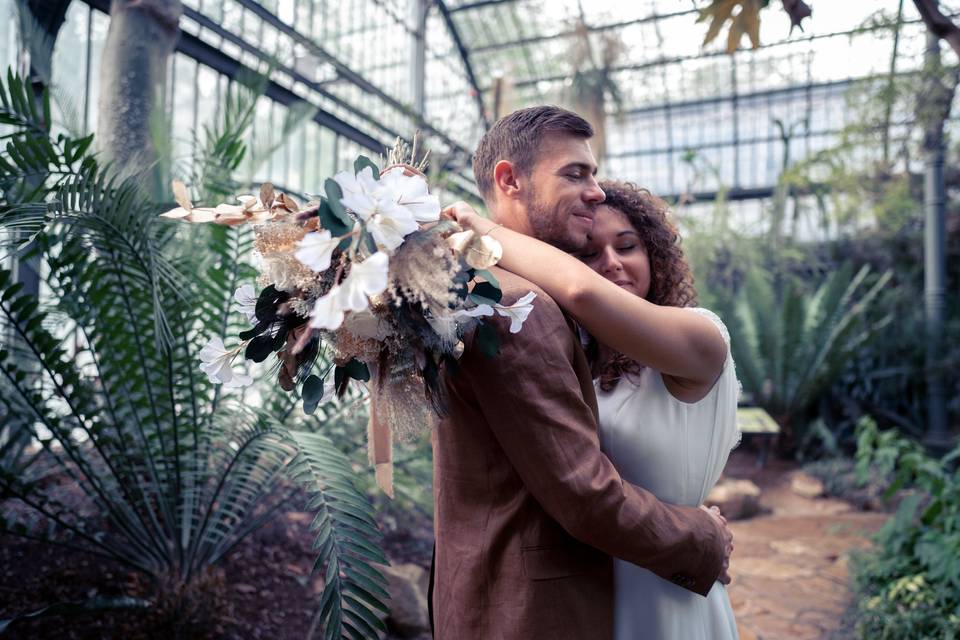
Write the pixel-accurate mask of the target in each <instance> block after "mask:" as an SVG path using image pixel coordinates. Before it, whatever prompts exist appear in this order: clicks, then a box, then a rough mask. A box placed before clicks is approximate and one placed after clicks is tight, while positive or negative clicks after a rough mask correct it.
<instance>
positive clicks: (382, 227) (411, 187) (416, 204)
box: [333, 167, 440, 252]
mask: <svg viewBox="0 0 960 640" xmlns="http://www.w3.org/2000/svg"><path fill="white" fill-rule="evenodd" d="M333 179H334V180H335V181H336V182H337V184H338V185H340V189H341V191H342V192H343V197H342V198H341V199H340V203H341V204H342V205H343V206H345V207H346V208H348V209H350V210H351V211H353V212H354V213H356V214H357V216H358V217H359V218H360V219H361V220H363V223H364V226H365V227H366V229H367V231H368V232H369V233H370V235H372V236H373V239H374V240H375V241H376V243H377V246H378V247H380V248H382V249H384V250H386V251H388V252H393V250H394V249H396V248H397V247H399V246H400V245H401V244H402V243H403V239H404V238H405V237H406V236H407V235H409V234H411V233H413V232H414V231H416V230H417V229H419V228H420V225H419V222H429V221H433V220H438V219H439V217H440V201H439V199H438V198H437V197H436V196H431V195H430V194H429V193H427V184H426V181H425V180H424V179H423V178H422V177H420V176H412V177H410V176H404V175H402V173H401V174H400V175H397V172H396V171H393V170H392V171H389V172H387V174H386V175H385V176H384V179H382V180H380V181H377V180H376V179H375V178H374V177H373V169H372V168H370V167H364V168H363V170H361V171H360V173H357V174H356V175H354V174H352V173H350V172H349V171H341V172H340V173H338V174H337V175H335V176H334V177H333ZM411 181H412V182H411ZM434 210H435V211H434Z"/></svg>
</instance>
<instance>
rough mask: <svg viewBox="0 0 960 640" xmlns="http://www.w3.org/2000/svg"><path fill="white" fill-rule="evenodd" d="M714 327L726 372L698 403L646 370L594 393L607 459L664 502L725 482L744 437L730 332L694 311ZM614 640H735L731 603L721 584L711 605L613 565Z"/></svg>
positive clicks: (694, 499)
mask: <svg viewBox="0 0 960 640" xmlns="http://www.w3.org/2000/svg"><path fill="white" fill-rule="evenodd" d="M690 311H691V312H692V313H701V314H703V315H705V316H707V317H708V318H710V319H711V320H713V322H714V323H715V324H716V325H717V327H718V328H719V329H720V333H721V334H723V338H724V341H725V342H726V343H727V359H726V362H725V364H724V368H723V373H722V374H721V375H720V378H719V379H718V380H717V382H716V384H715V385H714V386H713V388H712V389H711V390H710V392H709V393H708V394H707V395H706V397H704V398H703V399H702V400H700V401H699V402H695V403H685V402H682V401H680V400H677V399H676V398H674V397H673V396H672V395H671V394H670V392H669V391H667V388H666V387H665V386H664V384H663V379H662V378H661V375H660V373H659V372H658V371H655V370H653V369H650V368H646V369H644V370H643V372H642V373H641V374H640V375H638V376H635V377H633V378H632V379H629V378H627V379H623V380H621V381H620V383H619V384H618V385H617V386H616V388H614V389H613V390H612V391H611V392H609V393H604V392H603V391H601V390H599V389H598V390H597V400H598V405H599V412H600V439H601V444H602V447H603V450H604V452H605V453H606V454H607V456H608V457H609V458H610V460H611V461H612V462H613V464H614V466H616V468H617V470H618V471H619V472H620V475H621V476H622V477H623V478H624V480H627V481H628V482H630V483H632V484H635V485H637V486H640V487H643V488H644V489H647V490H648V491H651V492H652V493H653V494H654V495H656V496H657V498H659V499H660V500H661V501H663V502H669V503H672V504H677V505H687V506H690V507H695V506H698V505H700V504H702V503H703V501H704V500H705V499H706V497H707V494H708V493H709V492H710V489H711V488H712V487H713V485H714V484H715V483H716V482H717V480H718V479H719V478H720V472H721V471H722V470H723V467H724V465H725V464H726V462H727V456H728V455H729V453H730V449H732V448H733V447H735V446H736V444H737V443H738V441H739V437H740V433H739V431H738V429H737V424H736V406H737V398H738V396H739V393H740V385H739V383H738V381H737V375H736V372H735V370H734V365H733V358H732V357H731V355H730V337H729V334H728V333H727V329H726V327H725V326H724V325H723V323H722V322H721V321H720V319H719V318H718V317H717V316H716V315H715V314H713V313H712V312H710V311H708V310H706V309H701V308H692V309H690ZM614 576H615V593H616V609H615V614H614V620H615V640H729V639H734V638H737V637H738V636H737V625H736V622H735V621H734V618H733V609H732V608H731V606H730V599H729V598H728V597H727V591H726V589H725V588H724V586H723V585H722V584H720V583H719V582H717V583H716V584H714V585H713V588H712V589H710V593H709V594H708V595H707V597H706V598H704V597H702V596H700V595H697V594H695V593H693V592H691V591H688V590H686V589H683V588H681V587H679V586H677V585H675V584H673V583H672V582H669V581H667V580H664V579H662V578H660V577H658V576H657V575H655V574H653V573H651V572H650V571H647V570H646V569H642V568H640V567H638V566H636V565H634V564H631V563H629V562H626V561H623V560H618V559H614Z"/></svg>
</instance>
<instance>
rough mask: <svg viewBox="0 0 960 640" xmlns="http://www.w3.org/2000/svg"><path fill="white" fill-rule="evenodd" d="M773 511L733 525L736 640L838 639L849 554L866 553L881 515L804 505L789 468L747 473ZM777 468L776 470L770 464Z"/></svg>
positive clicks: (812, 502) (827, 503) (843, 506)
mask: <svg viewBox="0 0 960 640" xmlns="http://www.w3.org/2000/svg"><path fill="white" fill-rule="evenodd" d="M735 463H736V461H732V465H731V466H733V467H734V468H733V469H731V466H728V473H730V474H731V475H733V476H739V477H750V476H752V477H751V479H752V480H753V481H754V482H756V483H757V484H758V485H759V486H760V487H761V488H762V490H763V494H762V496H761V504H762V505H763V506H764V507H765V509H768V510H769V511H770V512H769V513H767V514H766V515H762V516H757V517H754V518H752V519H749V520H741V521H738V522H732V523H731V524H730V527H731V529H732V531H733V535H734V553H733V556H732V558H731V568H730V575H731V577H732V579H733V582H732V583H731V584H730V586H729V593H730V600H731V602H732V604H733V609H734V613H735V614H736V618H737V626H738V628H739V630H740V638H741V640H807V639H815V638H818V639H819V638H823V639H825V638H833V639H836V638H838V637H842V636H841V635H840V634H839V632H838V629H839V628H840V626H841V618H842V616H843V613H844V611H845V610H846V609H847V606H848V605H849V604H850V602H851V594H850V588H849V583H848V571H847V561H848V557H849V553H850V551H852V550H854V549H862V548H864V547H866V546H868V544H869V542H868V539H867V538H868V536H869V535H870V534H871V533H872V532H874V531H876V530H877V529H879V528H880V526H881V525H882V524H883V522H884V521H885V520H886V519H887V517H888V516H887V515H886V514H882V513H873V512H864V511H856V510H854V509H853V508H852V507H851V506H850V505H849V504H847V503H846V502H843V501H840V500H834V499H828V498H815V499H811V498H806V497H802V496H799V495H797V494H795V493H794V492H793V491H792V490H791V488H790V481H791V478H792V474H793V473H795V472H793V471H791V470H789V469H784V468H781V469H769V468H768V469H766V470H764V471H763V472H761V473H760V474H755V473H752V471H751V470H750V469H749V467H746V469H747V471H746V472H745V473H737V471H738V469H736V464H735ZM774 464H775V463H774Z"/></svg>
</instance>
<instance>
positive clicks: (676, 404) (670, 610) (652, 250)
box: [455, 181, 739, 640]
mask: <svg viewBox="0 0 960 640" xmlns="http://www.w3.org/2000/svg"><path fill="white" fill-rule="evenodd" d="M600 186H601V188H602V189H603V191H604V192H605V193H606V200H605V202H604V203H603V205H601V206H600V207H598V209H597V211H596V216H595V218H594V223H593V229H592V232H591V234H590V237H589V239H588V243H587V246H586V247H585V248H584V249H582V250H581V251H580V252H579V254H578V255H577V256H576V258H575V257H571V256H569V255H567V254H566V253H564V252H562V251H560V250H558V249H556V248H554V247H552V246H550V245H547V244H546V243H543V242H540V241H539V240H536V239H534V238H531V237H529V236H525V235H523V234H520V233H516V232H514V231H511V230H509V229H506V228H504V227H501V226H499V225H496V224H495V223H493V222H492V221H490V220H488V219H485V218H482V217H480V216H479V215H477V214H476V213H464V212H463V210H462V209H459V210H457V212H456V214H455V217H456V218H457V221H458V222H459V223H460V224H461V225H462V226H464V227H465V228H470V229H473V230H474V231H475V232H477V233H480V234H490V235H491V236H492V237H493V238H495V239H496V240H498V241H499V242H500V243H501V244H502V245H503V258H502V259H501V260H500V263H499V266H500V267H502V268H504V269H507V270H508V271H512V272H514V273H516V274H518V275H520V276H522V277H524V278H526V279H528V280H530V281H531V282H533V283H535V284H536V285H538V286H539V287H541V288H542V289H544V290H545V291H546V292H547V293H548V294H549V295H550V296H551V297H553V298H554V300H555V301H556V302H557V303H558V304H559V305H560V306H561V307H563V308H564V309H565V310H566V311H567V312H568V313H570V314H571V315H572V316H573V317H574V318H576V319H577V321H578V322H579V323H580V325H581V327H583V328H584V329H585V330H586V331H587V332H588V333H589V337H588V338H587V343H588V344H587V346H588V355H590V356H591V363H592V365H593V367H594V372H595V376H596V378H597V387H598V394H597V395H598V397H597V400H598V405H599V413H600V437H601V444H602V447H603V450H604V452H605V453H606V454H607V456H608V457H609V458H610V460H611V461H612V462H613V463H614V465H615V466H616V467H617V470H618V471H619V472H620V474H621V476H622V477H623V478H624V479H625V480H627V481H629V482H631V483H633V484H636V485H638V486H642V487H644V488H645V489H647V490H649V491H651V492H653V493H654V494H655V495H656V496H657V498H659V499H660V500H663V501H665V502H671V503H674V504H680V505H688V506H698V505H701V504H702V502H703V500H704V499H705V498H706V496H707V494H708V493H709V491H710V489H711V488H712V487H713V485H714V484H715V483H716V481H717V480H718V479H719V477H720V472H721V471H722V470H723V467H724V465H725V464H726V461H727V456H728V454H729V452H730V449H731V448H732V447H733V446H735V445H736V443H737V441H738V437H739V433H738V431H737V428H736V404H737V396H738V394H739V384H738V382H737V378H736V373H735V371H734V366H733V360H732V358H731V355H730V346H729V336H728V334H727V331H726V328H725V327H724V325H723V323H722V322H721V321H720V319H719V318H717V316H715V315H714V314H713V313H711V312H709V311H707V310H705V309H699V308H696V307H693V306H692V305H693V304H694V301H695V297H696V293H695V291H694V289H693V279H692V277H691V274H690V269H689V267H688V266H687V264H686V262H685V260H684V258H683V253H682V252H681V250H680V247H679V244H678V243H679V235H678V233H677V231H676V229H675V227H674V226H673V225H672V224H671V223H670V221H669V220H668V219H667V206H666V203H664V202H663V201H662V200H660V199H659V198H656V197H655V196H653V195H652V194H650V193H649V192H648V191H646V190H643V189H638V188H637V187H635V186H634V185H632V184H629V183H621V182H612V181H605V182H602V183H601V185H600ZM577 258H579V260H577ZM615 577H616V609H615V629H616V638H617V640H627V639H631V640H632V639H634V638H645V639H649V640H697V639H701V640H727V639H730V638H736V637H737V628H736V623H735V621H734V618H733V611H732V609H731V607H730V601H729V598H728V597H727V592H726V590H725V588H724V586H723V585H722V584H720V583H719V582H718V583H716V584H715V585H714V587H713V588H712V589H711V590H710V593H709V595H708V597H707V598H702V597H700V596H699V595H696V594H694V593H692V592H690V591H687V590H685V589H683V588H681V587H679V586H677V585H675V584H673V583H671V582H668V581H666V580H663V579H662V578H660V577H658V576H656V575H655V574H653V573H651V572H649V571H647V570H646V569H642V568H640V567H638V566H636V565H633V564H630V563H628V562H624V561H621V560H617V561H616V562H615Z"/></svg>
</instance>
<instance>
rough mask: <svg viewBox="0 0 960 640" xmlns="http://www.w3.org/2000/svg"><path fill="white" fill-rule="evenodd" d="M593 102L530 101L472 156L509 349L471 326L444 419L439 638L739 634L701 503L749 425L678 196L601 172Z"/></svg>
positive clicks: (435, 594) (723, 541)
mask: <svg viewBox="0 0 960 640" xmlns="http://www.w3.org/2000/svg"><path fill="white" fill-rule="evenodd" d="M592 135H593V130H592V128H591V126H590V124H589V123H587V122H586V121H585V120H584V119H583V118H581V117H580V116H578V115H576V114H574V113H571V112H569V111H566V110H563V109H560V108H557V107H534V108H530V109H523V110H521V111H517V112H515V113H513V114H511V115H509V116H507V117H505V118H503V119H501V120H500V121H498V122H497V123H496V124H495V125H494V126H493V127H492V128H491V129H490V131H489V132H487V134H486V135H485V136H484V137H483V139H482V140H481V142H480V145H479V147H478V148H477V152H476V155H475V158H474V174H475V176H476V180H477V184H478V186H479V189H480V192H481V194H482V196H483V198H484V201H485V203H486V205H487V207H488V208H489V210H490V213H491V217H492V220H488V219H486V218H483V217H481V216H479V215H477V214H476V213H475V212H474V211H473V210H472V209H470V207H469V206H467V205H465V204H462V203H458V204H456V205H453V206H452V207H450V208H448V209H447V210H446V215H447V216H448V217H451V218H454V219H456V220H457V221H458V222H459V223H460V224H461V225H462V226H464V227H465V228H470V229H473V230H474V231H476V232H477V233H479V234H489V235H490V236H492V237H493V238H495V239H496V240H497V241H499V242H500V243H501V244H502V245H503V258H502V259H501V261H500V263H499V266H498V268H496V269H494V270H493V272H494V275H495V276H496V278H497V279H498V280H499V282H500V286H501V289H502V290H503V294H504V299H503V302H504V303H505V304H511V303H513V302H515V301H516V299H518V298H520V297H522V296H523V295H525V294H527V293H528V292H530V291H533V292H534V293H536V298H535V300H534V302H533V307H534V308H533V310H532V312H531V313H530V315H529V317H528V318H527V320H526V323H525V324H524V325H523V329H522V330H521V331H520V332H518V333H511V332H510V330H509V324H510V323H509V319H507V318H497V319H496V320H493V319H491V320H492V321H494V322H497V323H498V324H497V330H498V333H499V339H500V353H499V354H498V355H497V356H496V357H493V358H490V357H487V356H486V355H484V354H483V353H482V352H481V349H480V347H479V345H478V344H476V341H473V342H471V341H470V340H467V344H466V350H465V352H464V354H463V356H462V357H461V359H460V366H459V367H458V371H457V372H456V374H455V375H451V376H449V377H448V379H447V382H446V384H447V392H448V395H449V401H448V406H449V412H448V415H447V417H446V419H445V420H444V422H443V423H442V424H441V425H440V426H439V427H438V428H437V429H435V430H434V465H435V471H434V503H435V505H434V506H435V515H434V517H435V527H434V528H435V534H436V552H435V562H434V571H433V575H432V578H433V580H432V594H431V605H432V607H431V608H432V618H431V620H432V623H433V626H434V635H435V638H437V639H438V640H472V639H477V640H501V639H503V640H513V639H518V640H528V639H530V640H533V639H540V638H542V639H544V640H547V639H549V640H560V639H565V638H570V639H580V638H583V639H594V638H596V639H606V638H611V639H612V638H616V640H626V639H631V640H632V639H650V640H665V639H672V640H697V639H703V640H707V639H718V640H725V639H729V638H736V637H737V629H736V624H735V622H734V619H733V613H732V610H731V607H730V601H729V599H728V597H727V592H726V590H725V587H724V584H725V583H728V582H729V577H728V576H727V573H726V569H727V566H728V561H729V555H730V552H731V550H732V537H731V535H730V533H729V530H728V529H727V526H726V522H725V521H724V520H723V518H722V517H721V516H720V514H719V513H718V512H716V511H712V510H707V509H705V508H703V507H701V506H700V505H701V504H702V502H703V500H704V499H705V497H706V495H707V493H708V492H709V491H710V489H711V487H712V486H713V485H714V483H715V482H716V481H717V479H718V478H719V476H720V472H721V470H722V469H723V466H724V464H725V463H726V460H727V456H728V454H729V451H730V449H731V448H732V447H733V446H734V445H735V444H736V442H737V438H738V432H737V428H736V419H735V411H736V402H737V394H738V391H739V385H738V383H737V380H736V374H735V372H734V367H733V361H732V359H731V356H730V346H729V338H728V336H727V332H726V330H725V328H724V326H723V324H722V323H721V322H720V320H719V319H718V318H717V317H716V316H714V315H713V314H711V313H710V312H709V311H706V310H703V309H699V308H696V307H694V306H693V304H694V298H695V292H694V290H693V286H692V278H691V275H690V271H689V268H688V266H687V264H686V262H685V260H684V258H683V254H682V253H681V250H680V248H679V238H678V235H677V231H676V229H675V228H674V227H673V226H672V224H671V223H670V222H669V221H668V218H667V211H666V205H665V204H664V203H663V202H662V201H661V200H659V199H658V198H656V197H654V196H653V195H651V194H650V193H649V192H647V191H645V190H643V189H638V188H637V187H635V186H633V185H631V184H628V183H621V182H607V181H603V182H598V181H597V179H596V176H595V174H596V170H597V165H596V160H595V158H594V156H593V154H592V152H591V150H590V143H589V140H590V138H591V136H592Z"/></svg>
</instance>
